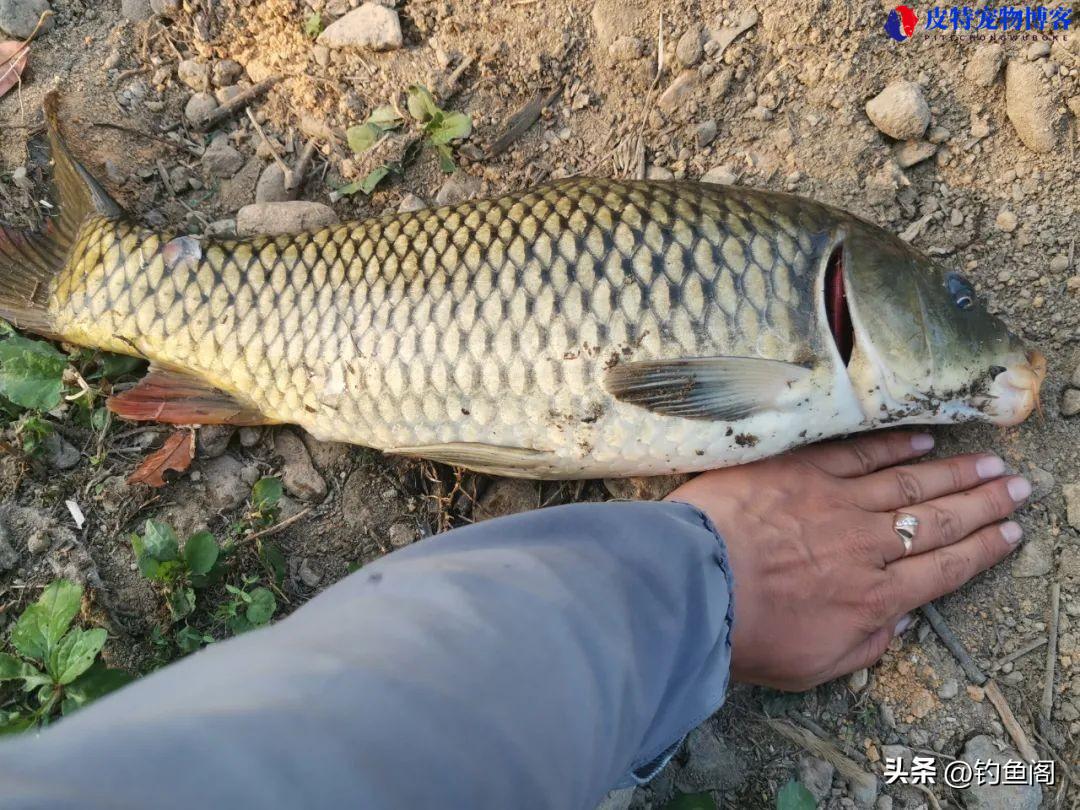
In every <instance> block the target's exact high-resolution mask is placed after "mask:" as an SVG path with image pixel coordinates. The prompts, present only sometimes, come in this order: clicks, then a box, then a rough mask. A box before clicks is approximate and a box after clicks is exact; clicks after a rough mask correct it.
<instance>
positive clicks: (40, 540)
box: [0, 503, 75, 570]
mask: <svg viewBox="0 0 1080 810" xmlns="http://www.w3.org/2000/svg"><path fill="white" fill-rule="evenodd" d="M74 540H75V534H74V533H73V532H72V531H71V530H70V529H68V528H67V527H65V526H61V525H60V524H59V523H58V522H57V521H56V519H55V518H53V517H52V516H51V515H49V514H48V513H47V512H42V511H39V510H37V509H30V508H28V507H23V506H16V505H15V504H10V503H2V504H0V541H3V542H5V543H6V544H7V546H8V547H9V548H10V549H11V550H12V551H13V552H14V553H15V557H16V561H17V558H18V553H19V551H20V549H21V548H22V547H24V546H25V547H26V549H27V550H28V551H29V552H30V553H31V554H35V555H37V554H44V553H45V552H46V551H48V550H49V549H51V548H53V547H54V546H58V545H61V544H65V543H71V542H74ZM8 559H10V555H8ZM11 565H12V566H13V565H15V562H11ZM2 568H3V566H2V565H0V570H2Z"/></svg>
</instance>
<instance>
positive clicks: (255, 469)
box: [240, 464, 263, 487]
mask: <svg viewBox="0 0 1080 810" xmlns="http://www.w3.org/2000/svg"><path fill="white" fill-rule="evenodd" d="M262 477H263V474H262V470H260V469H259V465H258V464H247V465H245V466H244V469H242V470H241V471H240V480H241V481H243V482H244V483H245V484H247V485H248V486H249V487H253V486H255V485H256V484H257V483H259V479H260V478H262Z"/></svg>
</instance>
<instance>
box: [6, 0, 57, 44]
mask: <svg viewBox="0 0 1080 810" xmlns="http://www.w3.org/2000/svg"><path fill="white" fill-rule="evenodd" d="M48 10H49V3H48V0H0V29H3V30H4V31H6V32H7V33H8V34H10V35H11V36H13V37H16V38H17V39H26V38H27V37H29V36H30V35H31V34H32V33H34V28H35V27H36V26H37V24H38V20H39V19H40V18H41V15H42V14H43V13H44V12H46V11H48ZM52 27H53V18H52V17H50V18H48V19H47V20H45V23H44V24H43V25H42V26H41V32H42V33H43V32H45V31H51V30H52Z"/></svg>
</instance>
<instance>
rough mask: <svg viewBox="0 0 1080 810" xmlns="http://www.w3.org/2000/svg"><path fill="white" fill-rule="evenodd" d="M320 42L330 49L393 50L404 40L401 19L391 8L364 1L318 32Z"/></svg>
mask: <svg viewBox="0 0 1080 810" xmlns="http://www.w3.org/2000/svg"><path fill="white" fill-rule="evenodd" d="M318 42H319V44H320V45H325V46H326V47H328V48H335V49H336V48H367V49H370V50H373V51H391V50H396V49H397V48H400V47H401V46H402V44H403V43H404V39H403V38H402V35H401V21H400V20H399V19H398V15H397V12H396V11H394V10H393V9H392V8H387V7H386V6H381V5H378V4H377V3H364V5H362V6H360V8H357V9H353V10H352V11H350V12H349V13H348V14H346V15H345V16H344V17H342V18H341V19H340V20H337V21H335V22H333V23H331V24H330V25H328V26H327V27H326V30H325V31H323V32H322V33H321V34H319V39H318Z"/></svg>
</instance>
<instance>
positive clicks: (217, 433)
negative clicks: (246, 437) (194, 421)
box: [195, 425, 236, 459]
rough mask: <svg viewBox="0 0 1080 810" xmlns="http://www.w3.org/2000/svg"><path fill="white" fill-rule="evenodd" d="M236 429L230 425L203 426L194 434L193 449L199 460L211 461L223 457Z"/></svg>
mask: <svg viewBox="0 0 1080 810" xmlns="http://www.w3.org/2000/svg"><path fill="white" fill-rule="evenodd" d="M235 433H236V428H235V427H233V426H232V425H204V426H203V427H201V428H199V432H198V433H196V434H195V449H196V452H197V453H198V456H199V458H203V459H211V458H218V457H219V456H223V455H225V451H226V450H227V449H228V447H229V442H230V441H232V437H233V434H235Z"/></svg>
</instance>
